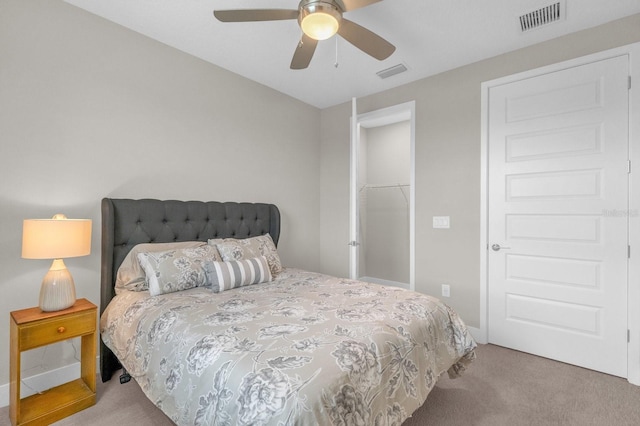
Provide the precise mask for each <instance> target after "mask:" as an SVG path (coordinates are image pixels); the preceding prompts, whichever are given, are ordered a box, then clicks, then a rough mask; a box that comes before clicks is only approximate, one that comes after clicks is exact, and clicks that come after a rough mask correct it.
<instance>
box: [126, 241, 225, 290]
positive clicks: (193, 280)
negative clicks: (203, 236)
mask: <svg viewBox="0 0 640 426" xmlns="http://www.w3.org/2000/svg"><path fill="white" fill-rule="evenodd" d="M138 260H139V261H140V266H142V269H144V272H145V274H146V280H147V283H148V286H149V293H150V294H151V295H152V296H157V295H159V294H166V293H173V292H175V291H181V290H188V289H190V288H194V287H204V286H207V285H208V284H209V283H208V281H207V274H206V273H205V270H204V263H205V262H211V261H215V260H219V256H218V253H217V251H216V249H215V247H212V246H209V245H203V246H201V247H192V248H183V249H176V250H167V251H161V252H143V253H138Z"/></svg>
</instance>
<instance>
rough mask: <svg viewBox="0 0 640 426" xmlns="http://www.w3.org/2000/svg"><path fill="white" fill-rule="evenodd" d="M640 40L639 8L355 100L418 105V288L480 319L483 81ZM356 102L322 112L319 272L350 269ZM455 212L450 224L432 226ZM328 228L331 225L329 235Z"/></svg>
mask: <svg viewBox="0 0 640 426" xmlns="http://www.w3.org/2000/svg"><path fill="white" fill-rule="evenodd" d="M637 41H640V15H634V16H631V17H628V18H626V19H622V20H619V21H614V22H611V23H608V24H606V25H603V26H600V27H596V28H592V29H589V30H586V31H581V32H579V33H574V34H571V35H568V36H565V37H562V38H558V39H555V40H551V41H549V42H545V43H541V44H538V45H535V46H532V47H529V48H525V49H521V50H518V51H515V52H512V53H508V54H505V55H501V56H498V57H494V58H491V59H488V60H485V61H482V62H478V63H475V64H471V65H468V66H465V67H461V68H458V69H455V70H452V71H449V72H445V73H442V74H439V75H436V76H433V77H429V78H425V79H423V80H420V81H417V82H415V83H412V84H408V85H405V86H402V87H399V88H396V89H393V90H389V91H386V92H383V93H379V94H376V95H372V96H367V97H365V98H362V99H358V101H357V102H358V113H359V114H362V113H366V112H370V111H375V110H377V109H380V108H385V107H389V106H392V105H397V104H400V103H403V102H408V101H412V100H415V102H416V158H415V164H416V166H415V167H416V290H418V291H420V292H424V293H428V294H434V295H439V294H440V285H441V284H445V283H446V284H450V285H451V298H450V299H447V302H448V303H449V304H450V305H451V306H452V307H453V308H455V309H456V310H457V311H458V312H459V313H460V314H461V316H462V318H463V319H464V320H465V321H466V322H467V323H468V324H469V325H471V326H474V327H479V325H480V318H479V315H480V313H479V312H480V300H479V293H480V277H479V274H480V254H479V245H480V182H479V179H480V108H481V106H480V84H481V83H482V82H483V81H488V80H492V79H495V78H498V77H502V76H506V75H510V74H514V73H517V72H520V71H525V70H530V69H533V68H537V67H541V66H544V65H549V64H553V63H557V62H560V61H563V60H567V59H571V58H575V57H579V56H584V55H587V54H589V53H595V52H598V51H602V50H606V49H609V48H613V47H617V46H622V45H625V44H630V43H633V42H637ZM350 114H351V105H350V104H343V105H338V106H335V107H332V108H327V109H324V110H323V111H322V130H321V135H322V147H321V153H322V159H321V186H320V191H321V192H320V198H321V217H320V224H321V229H323V230H324V232H322V233H321V234H320V244H321V249H320V250H321V256H322V257H321V269H322V270H323V271H326V272H330V273H332V274H335V275H347V274H348V272H349V265H348V262H349V256H348V247H347V245H346V243H347V242H348V241H349V222H348V217H349V189H348V182H349V116H350ZM441 215H442V216H445V215H448V216H451V229H449V230H441V229H433V228H432V217H433V216H441ZM328 230H331V232H328Z"/></svg>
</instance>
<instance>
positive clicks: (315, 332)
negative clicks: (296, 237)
mask: <svg viewBox="0 0 640 426" xmlns="http://www.w3.org/2000/svg"><path fill="white" fill-rule="evenodd" d="M100 329H101V332H102V339H103V340H104V342H105V344H106V345H107V346H108V347H109V348H110V349H111V350H112V351H113V352H114V354H115V355H116V356H117V357H118V358H119V359H120V361H121V362H122V364H123V365H124V366H125V368H126V369H127V370H128V371H129V373H130V374H131V375H132V376H133V377H134V378H135V379H136V381H137V382H138V383H139V384H140V386H141V388H142V390H143V391H144V392H145V394H146V395H147V397H148V398H149V399H150V400H151V401H153V402H154V403H155V404H156V405H157V406H158V407H159V408H160V409H162V411H164V412H165V413H166V414H167V415H168V416H169V417H170V418H171V419H172V420H173V421H174V422H175V423H177V424H179V425H232V424H240V425H249V424H250V425H263V424H272V425H293V424H304V425H312V424H322V425H330V424H335V425H374V424H375V425H400V424H401V423H402V421H403V420H404V419H406V418H407V417H409V416H411V414H412V413H413V412H414V411H415V410H416V409H417V408H418V407H420V406H421V405H422V404H423V403H424V401H425V399H426V397H427V394H428V393H429V391H430V390H431V389H432V388H433V386H434V385H435V383H436V380H437V378H438V376H439V375H440V374H442V373H443V372H444V371H448V372H449V375H450V376H451V377H455V376H457V375H458V374H459V373H460V372H461V371H462V370H464V368H465V366H466V365H467V364H468V363H470V362H471V361H472V360H473V359H474V358H475V353H474V351H473V350H474V348H475V346H476V344H475V342H474V341H473V339H472V337H471V336H470V334H469V332H468V331H467V329H466V327H465V325H464V324H463V322H462V321H461V320H460V318H459V317H458V315H457V314H456V313H455V312H454V311H453V310H451V309H450V308H449V307H448V306H446V305H444V304H443V303H441V302H439V301H438V300H437V299H435V298H432V297H429V296H426V295H423V294H419V293H415V292H412V291H408V290H404V289H400V288H395V287H385V286H380V285H377V284H369V283H364V282H360V281H354V280H347V279H339V278H334V277H330V276H327V275H321V274H316V273H310V272H305V271H300V270H296V269H285V270H284V271H283V272H282V273H281V274H279V275H278V278H277V279H276V280H274V281H272V282H269V283H263V284H258V285H253V286H248V287H242V288H238V289H234V290H229V291H226V292H223V293H213V292H211V291H210V290H207V289H205V288H194V289H191V290H186V291H181V292H177V293H172V294H166V295H160V296H155V297H151V296H150V295H149V293H148V292H124V293H122V294H120V295H118V296H116V297H115V298H114V299H113V300H112V301H111V303H110V305H109V306H108V307H107V309H106V310H105V312H104V314H103V315H102V318H101V323H100Z"/></svg>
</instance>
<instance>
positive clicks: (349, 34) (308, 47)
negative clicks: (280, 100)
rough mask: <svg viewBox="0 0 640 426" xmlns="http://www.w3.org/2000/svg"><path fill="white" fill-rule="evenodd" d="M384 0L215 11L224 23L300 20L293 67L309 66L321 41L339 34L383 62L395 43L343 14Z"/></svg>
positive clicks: (316, 0)
mask: <svg viewBox="0 0 640 426" xmlns="http://www.w3.org/2000/svg"><path fill="white" fill-rule="evenodd" d="M379 1H381V0H302V1H301V2H300V4H299V5H298V9H297V10H288V9H238V10H215V11H214V12H213V15H214V16H215V17H216V18H217V19H218V20H219V21H221V22H255V21H280V20H286V19H297V20H298V24H299V25H300V28H302V39H301V40H300V42H299V43H298V47H297V48H296V50H295V52H294V53H293V59H292V60H291V69H295V70H299V69H304V68H307V67H308V66H309V63H310V62H311V58H312V57H313V53H314V52H315V50H316V46H317V44H318V41H319V40H326V39H328V38H330V37H331V36H333V35H334V34H336V33H338V34H339V35H340V36H341V37H342V38H344V39H345V40H347V41H348V42H349V43H351V44H353V45H354V46H355V47H357V48H358V49H360V50H362V51H363V52H365V53H367V54H368V55H370V56H372V57H374V58H376V59H378V60H380V61H382V60H384V59H387V58H388V57H389V56H391V54H392V53H393V52H394V51H395V50H396V48H395V46H394V45H392V44H391V43H389V42H388V41H387V40H385V39H383V38H382V37H380V36H379V35H377V34H375V33H373V32H371V31H370V30H368V29H366V28H364V27H362V26H360V25H358V24H356V23H355V22H352V21H350V20H348V19H346V18H344V17H343V16H342V15H343V13H345V12H350V11H352V10H355V9H359V8H361V7H365V6H368V5H370V4H373V3H377V2H379Z"/></svg>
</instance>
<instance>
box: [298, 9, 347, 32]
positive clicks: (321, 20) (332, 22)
mask: <svg viewBox="0 0 640 426" xmlns="http://www.w3.org/2000/svg"><path fill="white" fill-rule="evenodd" d="M341 18H342V14H341V13H340V11H339V10H338V9H337V8H336V7H335V6H334V5H333V4H331V3H326V2H322V1H312V2H309V3H307V4H305V5H303V6H302V7H301V8H300V15H299V21H300V28H302V32H304V33H305V34H306V35H307V36H309V37H311V38H312V39H314V40H326V39H328V38H330V37H332V36H333V35H334V34H335V33H337V32H338V28H339V27H340V20H341Z"/></svg>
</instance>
